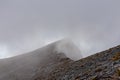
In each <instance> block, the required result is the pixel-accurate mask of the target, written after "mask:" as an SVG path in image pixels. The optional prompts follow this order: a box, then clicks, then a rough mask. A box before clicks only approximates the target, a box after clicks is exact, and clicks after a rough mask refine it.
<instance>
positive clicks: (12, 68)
mask: <svg viewBox="0 0 120 80" xmlns="http://www.w3.org/2000/svg"><path fill="white" fill-rule="evenodd" d="M67 46H69V47H67ZM60 47H64V49H67V50H68V51H71V52H73V51H75V52H76V51H79V50H78V49H77V48H76V47H74V45H73V44H72V43H71V42H66V41H65V40H61V41H57V42H55V43H52V44H49V45H47V46H45V47H42V48H40V49H37V50H35V51H32V52H29V53H26V54H23V55H19V56H15V57H12V58H8V59H3V60H0V80H34V78H35V75H37V74H41V78H42V79H43V80H44V77H49V74H50V73H51V72H52V71H53V70H54V69H55V68H56V67H58V66H60V65H63V64H69V63H71V62H73V60H71V59H69V58H67V56H68V55H67V54H68V53H67V51H65V50H64V49H62V50H61V48H60ZM64 53H65V54H64ZM78 53H80V52H78ZM70 57H71V58H74V55H73V56H70ZM47 75H48V76H47ZM39 76H40V75H39Z"/></svg>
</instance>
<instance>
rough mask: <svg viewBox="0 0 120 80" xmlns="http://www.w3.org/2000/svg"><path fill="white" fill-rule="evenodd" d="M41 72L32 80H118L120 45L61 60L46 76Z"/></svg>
mask: <svg viewBox="0 0 120 80" xmlns="http://www.w3.org/2000/svg"><path fill="white" fill-rule="evenodd" d="M43 70H44V69H43ZM42 72H43V73H39V70H38V73H37V74H36V75H35V76H34V80H120V46H117V47H114V48H110V49H109V50H106V51H103V52H100V53H97V54H95V55H91V56H89V57H87V58H84V59H81V60H78V61H72V62H70V63H68V62H67V61H66V60H65V62H64V60H63V63H62V64H60V65H59V66H56V68H54V69H53V70H52V71H51V72H50V73H49V75H47V76H46V77H45V76H43V74H45V73H46V72H44V71H42ZM43 77H45V78H43Z"/></svg>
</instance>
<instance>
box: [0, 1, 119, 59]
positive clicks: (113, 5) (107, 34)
mask: <svg viewBox="0 0 120 80" xmlns="http://www.w3.org/2000/svg"><path fill="white" fill-rule="evenodd" d="M64 37H69V38H72V39H73V41H74V42H75V43H76V44H77V45H78V46H79V48H80V50H81V52H82V54H83V55H84V56H88V55H91V54H92V53H96V52H99V51H102V50H105V49H107V48H110V47H113V46H115V45H119V44H120V0H0V51H1V53H0V57H6V56H12V55H14V54H20V53H24V52H27V51H31V50H34V49H37V48H39V47H41V46H44V45H46V44H48V43H50V42H54V41H56V40H59V39H62V38H64Z"/></svg>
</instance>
